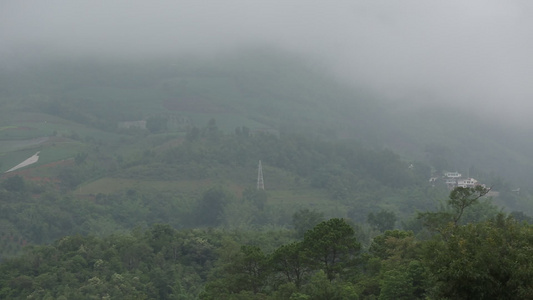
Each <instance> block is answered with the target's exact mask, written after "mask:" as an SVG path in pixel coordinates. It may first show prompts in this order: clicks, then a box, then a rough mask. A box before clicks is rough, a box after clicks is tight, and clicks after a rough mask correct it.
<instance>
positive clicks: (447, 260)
mask: <svg viewBox="0 0 533 300" xmlns="http://www.w3.org/2000/svg"><path fill="white" fill-rule="evenodd" d="M532 237H533V231H532V228H531V227H530V226H526V225H523V224H519V223H517V222H516V221H515V220H513V219H512V218H509V217H504V216H503V215H499V216H498V217H497V218H495V219H493V220H490V221H485V222H481V223H477V224H467V225H461V226H457V227H455V228H454V234H453V235H451V236H449V237H448V238H447V239H446V240H437V241H432V242H429V243H428V244H427V247H426V248H425V259H426V264H427V265H428V267H429V270H430V271H431V274H432V276H433V278H434V280H435V283H436V285H435V288H434V289H433V290H432V297H436V298H450V299H510V298H514V299H529V298H531V297H532V296H533V287H532V286H531V283H530V282H531V281H530V278H531V276H533V269H532V268H531V267H530V266H531V265H532V264H533V262H532V261H531V260H532V257H533V253H532V251H531V249H533V247H532V246H533V244H532V243H533V240H532ZM435 254H437V255H435Z"/></svg>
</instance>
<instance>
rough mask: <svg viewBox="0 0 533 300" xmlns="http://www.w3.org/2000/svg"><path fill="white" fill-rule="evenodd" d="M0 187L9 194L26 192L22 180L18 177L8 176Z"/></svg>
mask: <svg viewBox="0 0 533 300" xmlns="http://www.w3.org/2000/svg"><path fill="white" fill-rule="evenodd" d="M2 187H3V188H4V189H6V190H7V191H9V192H23V191H25V190H26V184H25V182H24V178H22V176H20V175H15V176H10V177H8V178H6V179H5V180H4V181H3V182H2Z"/></svg>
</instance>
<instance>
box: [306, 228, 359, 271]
mask: <svg viewBox="0 0 533 300" xmlns="http://www.w3.org/2000/svg"><path fill="white" fill-rule="evenodd" d="M354 234H355V231H354V230H353V228H352V227H351V226H350V225H349V224H348V223H346V221H345V220H344V219H337V218H334V219H330V220H328V221H324V222H322V223H319V224H318V225H316V226H315V227H314V228H313V229H311V230H309V231H307V232H306V233H305V236H304V240H303V247H304V248H305V251H306V257H307V258H309V259H310V261H311V263H313V264H315V265H316V266H317V267H318V268H320V269H323V270H324V271H325V273H326V275H327V277H328V279H329V280H330V281H331V280H333V279H334V278H335V277H336V276H337V275H338V274H341V273H343V271H344V270H345V269H346V268H347V267H349V266H351V265H353V264H354V263H355V258H356V255H357V253H358V251H359V250H360V244H359V243H358V242H357V241H356V239H355V237H354Z"/></svg>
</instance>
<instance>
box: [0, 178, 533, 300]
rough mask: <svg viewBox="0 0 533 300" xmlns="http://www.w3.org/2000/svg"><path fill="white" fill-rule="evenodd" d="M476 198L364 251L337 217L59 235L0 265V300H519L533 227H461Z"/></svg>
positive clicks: (528, 292)
mask: <svg viewBox="0 0 533 300" xmlns="http://www.w3.org/2000/svg"><path fill="white" fill-rule="evenodd" d="M485 193H486V190H482V189H462V188H458V189H457V190H456V191H455V192H454V193H452V194H451V195H450V199H449V200H448V201H447V203H446V206H445V207H443V208H442V209H441V210H438V211H434V212H426V213H421V214H420V220H421V221H423V222H424V223H425V224H427V227H426V228H427V229H426V230H425V231H424V232H425V233H424V232H419V233H418V234H415V233H414V232H413V231H405V230H387V231H385V232H383V233H380V234H378V235H377V236H374V237H373V238H372V241H371V243H370V244H369V245H368V246H365V244H364V243H361V241H360V239H359V238H358V236H359V233H358V230H359V229H358V227H354V226H353V225H352V224H351V223H350V222H349V221H347V220H346V219H340V218H333V219H329V220H322V218H323V216H322V215H321V214H320V213H316V212H312V211H301V212H299V213H298V214H295V215H294V225H295V226H294V227H295V228H294V230H291V231H278V232H257V231H226V230H220V229H214V228H209V229H189V230H176V229H173V228H172V227H170V226H169V225H163V224H156V225H153V226H151V227H149V228H147V229H144V230H143V229H140V228H137V229H135V230H133V231H132V232H131V233H130V234H113V235H110V236H106V237H101V238H99V237H94V236H81V235H75V236H67V237H64V238H61V239H59V240H57V241H56V242H54V243H52V244H50V245H44V246H31V247H27V248H26V249H25V253H24V254H23V255H21V256H19V257H16V258H12V259H7V260H4V261H3V262H2V264H0V297H1V298H4V299H21V298H35V299H70V298H75V299H93V298H95V297H97V298H121V299H125V298H128V299H198V298H199V299H263V300H269V299H382V300H385V299H428V298H429V299H530V298H531V297H532V296H533V284H531V280H530V278H531V276H533V268H532V267H531V266H532V265H533V250H531V249H533V227H532V226H531V225H530V224H528V223H525V222H522V223H521V222H519V221H517V220H515V219H514V218H513V217H511V216H506V215H504V214H498V215H496V216H493V217H490V218H488V219H485V220H481V221H478V222H473V223H471V222H465V220H464V216H466V215H467V213H466V212H467V211H469V210H472V211H476V210H478V209H479V208H480V207H482V206H479V205H480V204H479V202H480V197H481V196H482V195H483V194H485ZM316 222H318V224H316V225H311V224H314V223H316ZM309 226H312V227H311V228H310V229H309V230H307V231H305V233H304V235H303V237H301V236H299V234H298V233H299V232H302V230H303V229H304V228H307V227H309Z"/></svg>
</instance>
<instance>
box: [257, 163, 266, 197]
mask: <svg viewBox="0 0 533 300" xmlns="http://www.w3.org/2000/svg"><path fill="white" fill-rule="evenodd" d="M257 189H258V190H264V189H265V182H264V181H263V167H262V166H261V161H259V167H258V170H257Z"/></svg>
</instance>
